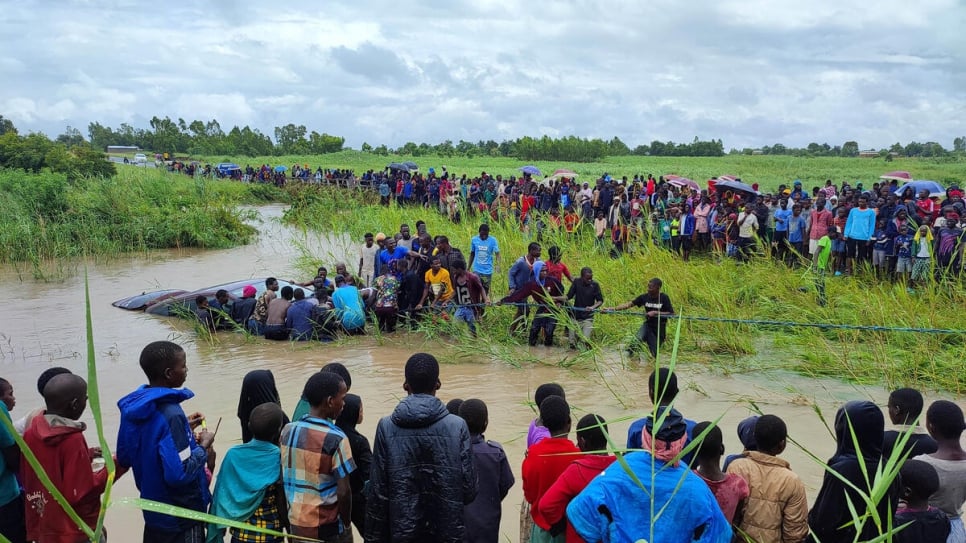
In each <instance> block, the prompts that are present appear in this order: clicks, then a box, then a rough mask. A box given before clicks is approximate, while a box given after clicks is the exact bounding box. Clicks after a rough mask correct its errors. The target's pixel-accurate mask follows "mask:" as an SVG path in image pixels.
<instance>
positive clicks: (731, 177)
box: [718, 175, 739, 183]
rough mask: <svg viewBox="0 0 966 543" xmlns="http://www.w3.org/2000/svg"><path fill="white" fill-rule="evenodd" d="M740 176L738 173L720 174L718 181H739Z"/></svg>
mask: <svg viewBox="0 0 966 543" xmlns="http://www.w3.org/2000/svg"><path fill="white" fill-rule="evenodd" d="M738 179H739V178H738V176H737V175H719V176H718V182H719V183H720V182H722V181H737V180H738Z"/></svg>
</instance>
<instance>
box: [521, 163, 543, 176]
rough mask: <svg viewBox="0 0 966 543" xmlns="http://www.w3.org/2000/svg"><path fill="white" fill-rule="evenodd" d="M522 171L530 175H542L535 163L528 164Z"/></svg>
mask: <svg viewBox="0 0 966 543" xmlns="http://www.w3.org/2000/svg"><path fill="white" fill-rule="evenodd" d="M520 171H521V172H523V173H526V174H530V175H540V168H538V167H536V166H534V165H533V164H528V165H526V166H523V167H522V168H520Z"/></svg>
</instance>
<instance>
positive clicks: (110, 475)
mask: <svg viewBox="0 0 966 543" xmlns="http://www.w3.org/2000/svg"><path fill="white" fill-rule="evenodd" d="M84 312H85V315H84V316H85V320H86V322H87V398H88V404H89V405H90V408H91V415H92V416H93V417H94V421H95V424H94V427H95V430H96V432H97V441H98V443H99V444H100V447H101V455H102V456H103V458H104V469H106V470H107V485H106V486H105V488H104V494H103V495H102V496H101V510H100V512H98V514H97V524H96V525H95V527H94V541H100V538H101V535H102V534H103V532H104V515H105V514H107V508H108V505H109V504H110V503H111V489H112V488H113V487H114V477H115V474H116V469H117V468H116V466H115V465H114V455H112V454H111V446H110V445H109V444H108V442H107V438H105V437H104V425H103V424H101V421H102V420H104V418H103V417H102V415H101V414H102V411H101V392H100V387H99V386H98V381H97V360H96V358H95V354H94V323H93V321H92V320H91V289H90V282H89V277H88V274H87V269H86V268H85V269H84Z"/></svg>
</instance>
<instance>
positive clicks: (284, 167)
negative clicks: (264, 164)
mask: <svg viewBox="0 0 966 543" xmlns="http://www.w3.org/2000/svg"><path fill="white" fill-rule="evenodd" d="M285 170H288V167H287V166H282V165H278V166H275V171H276V172H284V171H285Z"/></svg>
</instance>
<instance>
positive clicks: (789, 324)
mask: <svg viewBox="0 0 966 543" xmlns="http://www.w3.org/2000/svg"><path fill="white" fill-rule="evenodd" d="M454 305H455V304H454ZM500 305H509V306H521V307H544V306H543V305H541V304H534V303H526V302H507V303H489V304H482V303H481V304H459V305H456V307H495V306H500ZM556 307H557V309H558V310H565V311H570V310H572V311H579V312H581V313H598V314H605V315H615V314H620V315H626V316H632V317H633V316H637V317H647V313H646V312H642V311H613V310H607V311H605V310H603V309H585V308H582V307H573V306H556ZM659 318H661V319H668V320H670V319H683V320H686V321H698V322H720V323H727V324H746V325H751V326H778V327H784V328H796V327H797V328H819V329H821V330H858V331H865V332H898V333H920V334H966V330H951V329H948V328H913V327H905V326H878V325H873V324H837V323H831V322H798V321H775V320H759V319H729V318H724V317H701V316H694V315H663V316H661V317H659Z"/></svg>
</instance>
